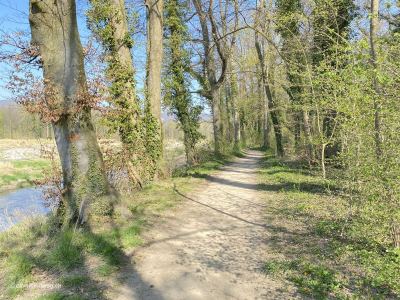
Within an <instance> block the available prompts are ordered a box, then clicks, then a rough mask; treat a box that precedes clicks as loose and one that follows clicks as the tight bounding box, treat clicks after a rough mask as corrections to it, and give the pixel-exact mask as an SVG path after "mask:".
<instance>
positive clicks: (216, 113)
mask: <svg viewBox="0 0 400 300" xmlns="http://www.w3.org/2000/svg"><path fill="white" fill-rule="evenodd" d="M211 105H212V107H211V109H212V119H213V131H214V151H215V153H216V154H217V155H220V154H222V151H223V149H222V148H223V147H222V137H221V133H222V132H221V131H222V130H221V128H222V124H221V112H220V106H219V92H218V89H213V90H212V91H211Z"/></svg>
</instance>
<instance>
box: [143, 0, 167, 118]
mask: <svg viewBox="0 0 400 300" xmlns="http://www.w3.org/2000/svg"><path fill="white" fill-rule="evenodd" d="M163 6H164V3H163V0H146V7H147V76H146V92H147V97H148V104H149V106H150V112H151V113H152V115H153V116H154V117H155V118H156V119H157V120H158V121H159V122H160V123H161V66H162V59H163Z"/></svg>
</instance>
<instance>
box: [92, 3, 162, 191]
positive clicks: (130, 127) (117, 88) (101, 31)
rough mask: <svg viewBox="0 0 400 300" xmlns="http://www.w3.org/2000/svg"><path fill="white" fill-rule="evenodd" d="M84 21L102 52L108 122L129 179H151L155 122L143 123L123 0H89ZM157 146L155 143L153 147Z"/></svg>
mask: <svg viewBox="0 0 400 300" xmlns="http://www.w3.org/2000/svg"><path fill="white" fill-rule="evenodd" d="M90 3H91V7H90V9H89V11H88V13H87V15H88V24H89V27H90V28H91V29H92V31H93V32H94V33H95V34H96V37H97V38H98V40H99V42H100V43H101V44H102V46H103V48H104V49H105V51H106V54H107V55H106V62H107V70H106V74H107V77H108V80H109V81H110V83H111V84H110V87H109V91H110V95H111V101H110V102H111V103H110V104H111V105H110V107H109V109H110V113H109V114H108V121H109V122H108V123H109V125H110V127H111V128H112V129H114V130H116V131H118V132H119V135H120V138H121V141H122V144H123V150H124V153H125V154H126V155H127V156H128V158H129V162H127V164H126V165H127V167H128V169H129V170H128V171H129V174H133V175H130V177H131V180H132V181H135V182H136V183H137V184H139V185H140V186H141V185H142V182H143V181H144V180H150V179H152V178H153V176H154V174H155V172H156V168H157V161H158V160H159V157H160V155H161V147H160V146H159V144H160V138H158V136H159V131H160V129H159V124H158V122H157V121H155V122H153V118H146V119H145V121H146V123H144V122H143V119H142V116H141V108H140V105H139V99H138V97H137V95H136V89H135V78H134V77H135V69H134V67H133V59H132V54H131V51H130V50H131V48H132V46H133V40H132V38H131V30H130V29H129V24H128V18H127V13H126V8H125V1H124V0H90ZM155 145H157V146H155Z"/></svg>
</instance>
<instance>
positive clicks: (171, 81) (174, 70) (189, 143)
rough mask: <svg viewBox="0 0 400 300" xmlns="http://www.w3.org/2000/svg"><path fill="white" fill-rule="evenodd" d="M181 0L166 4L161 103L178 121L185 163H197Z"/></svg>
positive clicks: (195, 111)
mask: <svg viewBox="0 0 400 300" xmlns="http://www.w3.org/2000/svg"><path fill="white" fill-rule="evenodd" d="M186 8H187V7H186V5H185V4H184V2H182V1H180V0H166V1H165V36H166V40H165V44H166V47H165V50H166V61H167V64H166V68H165V72H166V74H165V82H164V86H165V97H164V102H165V103H166V104H167V105H168V107H169V109H170V111H171V112H172V113H173V114H174V115H175V116H176V118H177V119H178V122H179V125H180V127H181V129H182V131H183V140H184V145H185V153H186V161H187V164H188V165H193V164H195V163H196V156H195V154H196V152H195V146H196V144H197V142H198V141H199V139H200V138H201V137H202V135H201V134H200V133H199V126H200V122H199V121H200V114H201V111H202V107H201V106H197V105H193V102H192V97H191V94H190V92H189V88H188V86H189V85H190V84H189V82H187V78H188V74H187V73H188V72H189V69H190V67H189V66H190V56H189V52H188V51H187V50H186V48H185V46H186V42H187V40H188V35H187V27H186V25H185V24H184V20H183V12H184V10H185V9H186Z"/></svg>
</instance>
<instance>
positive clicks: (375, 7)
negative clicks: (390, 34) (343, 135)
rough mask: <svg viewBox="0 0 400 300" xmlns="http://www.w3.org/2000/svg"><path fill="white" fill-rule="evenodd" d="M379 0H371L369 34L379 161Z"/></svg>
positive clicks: (380, 138)
mask: <svg viewBox="0 0 400 300" xmlns="http://www.w3.org/2000/svg"><path fill="white" fill-rule="evenodd" d="M378 17H379V0H371V16H370V34H369V42H370V48H371V49H370V52H371V64H372V67H373V69H374V76H373V79H372V80H373V82H372V84H373V88H374V90H375V93H376V95H375V97H374V127H375V152H376V156H377V158H378V159H379V158H380V156H381V154H382V136H381V117H380V104H379V101H378V99H377V96H378V94H379V86H378V79H377V75H376V71H377V67H378V64H377V55H376V45H375V40H376V32H377V30H378V25H379V19H378Z"/></svg>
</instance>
